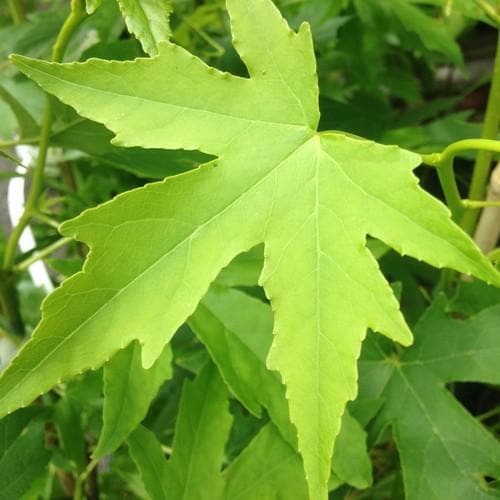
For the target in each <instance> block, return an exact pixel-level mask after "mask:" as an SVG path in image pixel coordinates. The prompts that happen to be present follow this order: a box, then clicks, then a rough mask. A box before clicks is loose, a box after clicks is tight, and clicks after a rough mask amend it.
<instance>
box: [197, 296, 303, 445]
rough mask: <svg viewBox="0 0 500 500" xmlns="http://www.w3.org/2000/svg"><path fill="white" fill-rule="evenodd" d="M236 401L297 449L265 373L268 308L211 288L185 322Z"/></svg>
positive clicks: (277, 391)
mask: <svg viewBox="0 0 500 500" xmlns="http://www.w3.org/2000/svg"><path fill="white" fill-rule="evenodd" d="M189 326H190V327H191V328H192V329H193V331H194V332H195V333H196V335H197V337H198V338H199V339H200V340H201V341H202V342H203V344H205V346H206V348H207V350H208V351H209V353H210V355H211V357H212V359H213V360H214V362H215V364H216V365H217V367H218V368H219V370H220V373H221V375H222V377H223V379H224V381H225V382H226V384H227V385H228V387H229V388H230V389H231V391H232V392H233V393H234V394H235V396H236V397H237V398H238V399H239V400H240V401H241V402H242V403H243V404H244V405H245V406H246V407H247V408H248V410H249V411H251V412H252V413H253V414H254V415H257V416H260V413H261V411H260V410H261V405H262V406H263V407H264V408H266V410H267V411H268V412H269V415H270V417H271V419H272V420H273V422H274V424H275V425H276V426H277V427H278V429H279V430H280V432H281V434H282V435H283V437H284V438H285V439H286V440H287V441H288V442H289V443H290V444H291V445H292V446H295V447H296V446H297V438H296V430H295V428H294V427H293V426H292V425H291V423H290V417H289V414H288V403H287V401H286V399H285V388H284V386H283V384H282V383H281V380H280V379H279V376H278V375H277V373H275V372H271V371H269V370H268V368H267V367H266V358H267V355H268V352H269V348H270V346H271V342H272V330H273V317H272V311H271V309H270V307H269V306H267V305H266V304H264V303H263V302H261V301H260V300H257V299H254V298H252V297H250V296H249V295H247V294H245V293H243V292H240V291H238V290H230V289H225V288H221V287H212V288H211V289H210V291H209V293H208V294H207V295H206V296H205V298H204V299H203V301H202V302H201V303H200V305H199V306H198V308H197V309H196V312H195V313H194V315H193V316H192V317H191V318H190V320H189Z"/></svg>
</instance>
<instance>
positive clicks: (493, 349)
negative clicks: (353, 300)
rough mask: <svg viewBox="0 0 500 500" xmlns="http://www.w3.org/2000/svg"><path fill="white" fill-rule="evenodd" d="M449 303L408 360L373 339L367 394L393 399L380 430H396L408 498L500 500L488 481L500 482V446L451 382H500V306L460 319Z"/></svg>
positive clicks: (421, 328)
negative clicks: (452, 315) (449, 387)
mask: <svg viewBox="0 0 500 500" xmlns="http://www.w3.org/2000/svg"><path fill="white" fill-rule="evenodd" d="M445 305H446V301H445V300H443V298H441V299H440V300H438V301H436V303H435V304H434V305H433V306H432V307H431V308H430V309H429V310H428V311H427V312H426V314H425V315H424V316H423V317H422V319H421V320H420V321H419V323H418V325H417V327H416V329H415V344H414V345H413V346H412V347H411V348H410V349H408V350H406V351H405V352H404V353H403V355H402V356H400V357H398V356H395V355H394V353H392V354H391V352H390V350H388V349H386V348H385V347H389V346H383V345H381V343H380V342H377V339H376V338H375V337H372V338H371V339H370V341H369V342H368V341H367V343H366V345H365V349H364V350H363V356H362V360H361V362H360V366H361V368H360V371H361V380H362V381H363V382H362V384H361V391H362V393H365V396H366V395H370V396H371V397H374V396H380V397H382V398H383V399H384V400H385V401H386V404H385V405H384V406H383V407H382V410H381V412H380V413H379V414H378V416H377V418H376V421H375V428H376V429H379V430H380V429H383V428H384V427H385V426H387V425H390V424H392V426H393V430H394V437H395V440H396V444H397V446H398V449H399V453H400V456H401V466H402V469H403V479H404V483H405V491H406V498H408V499H409V500H420V499H424V498H425V499H432V500H434V499H436V500H438V499H442V498H474V499H478V500H482V499H484V500H486V499H489V498H498V490H493V489H492V488H488V484H487V481H486V477H493V478H499V477H500V445H499V444H498V442H497V441H496V440H495V438H494V437H493V436H492V435H491V434H489V432H488V431H487V430H486V429H485V428H484V427H482V425H481V424H480V423H479V422H478V421H477V420H475V419H474V418H473V417H472V416H471V415H470V414H469V413H468V412H467V411H465V410H464V408H463V407H462V406H461V405H460V404H459V403H458V402H457V400H456V399H455V398H454V397H453V395H452V394H451V393H450V392H449V391H448V390H447V389H446V387H445V384H449V383H452V382H472V381H474V382H485V383H489V384H499V383H500V372H499V370H498V365H499V363H500V348H499V344H498V332H499V329H498V325H499V324H500V306H499V305H496V306H494V307H491V308H488V309H485V310H484V311H482V312H481V313H479V314H477V315H476V316H473V317H471V318H469V319H467V320H465V321H463V320H462V321H459V320H456V319H451V318H450V317H448V316H447V315H446V313H445V312H444V307H445ZM375 432H376V431H375Z"/></svg>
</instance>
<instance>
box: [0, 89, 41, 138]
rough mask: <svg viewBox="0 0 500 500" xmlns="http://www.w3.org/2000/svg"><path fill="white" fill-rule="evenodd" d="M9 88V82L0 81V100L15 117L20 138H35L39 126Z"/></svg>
mask: <svg viewBox="0 0 500 500" xmlns="http://www.w3.org/2000/svg"><path fill="white" fill-rule="evenodd" d="M10 86H11V83H10V82H8V81H3V80H0V99H2V100H3V101H4V102H5V103H7V104H8V106H9V107H10V109H11V110H12V112H13V113H14V115H15V116H16V119H17V123H18V125H19V132H20V136H21V138H23V139H25V138H33V137H37V135H38V132H39V131H40V126H39V125H38V123H37V122H36V120H35V119H34V118H33V116H32V115H31V114H30V112H29V111H28V110H27V109H26V108H25V106H24V105H23V103H22V102H20V101H19V99H18V98H17V97H16V95H15V94H14V92H12V89H11V88H10Z"/></svg>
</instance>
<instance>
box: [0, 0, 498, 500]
mask: <svg viewBox="0 0 500 500" xmlns="http://www.w3.org/2000/svg"><path fill="white" fill-rule="evenodd" d="M227 7H228V11H229V15H230V18H231V27H232V33H233V44H234V46H235V48H236V50H237V51H238V53H239V54H240V56H241V58H242V59H243V61H244V63H245V64H246V66H247V68H248V72H249V75H250V77H249V78H240V77H235V76H232V75H229V74H227V73H222V72H219V71H218V70H216V69H214V68H210V67H208V66H206V65H205V64H204V63H203V62H202V61H201V60H199V59H197V58H196V57H195V56H193V55H192V54H190V53H188V52H187V51H185V50H184V49H182V48H181V47H178V46H176V45H174V44H171V43H169V42H163V43H161V44H160V50H159V55H158V56H157V57H154V58H151V59H137V60H135V61H133V62H110V61H101V60H90V61H88V62H85V63H72V64H62V65H58V64H51V63H46V62H43V61H35V60H31V59H28V58H24V57H21V56H15V57H13V61H14V63H15V64H16V65H17V66H18V68H19V69H20V70H21V71H23V72H24V73H26V74H27V75H28V76H29V77H30V78H32V79H34V80H35V81H37V82H38V83H39V84H40V85H41V86H42V88H44V89H45V90H46V91H48V92H50V93H52V94H55V95H56V96H57V97H58V98H59V99H61V100H62V101H63V102H65V103H66V104H69V105H71V106H73V107H74V108H75V109H76V110H77V112H78V113H79V114H81V115H82V116H84V117H86V118H90V119H92V120H95V121H98V122H101V123H104V124H105V125H106V127H107V128H109V129H110V130H111V131H113V132H114V133H115V138H114V140H113V142H114V144H115V145H119V146H127V147H137V146H138V147H143V148H163V149H187V150H199V151H201V152H203V153H206V154H211V155H214V156H216V157H217V159H216V160H214V161H213V162H211V163H209V164H206V165H203V166H202V167H200V168H198V169H196V170H194V171H191V172H188V173H185V174H181V175H178V176H174V177H170V178H167V179H166V180H165V181H163V182H158V183H154V184H150V185H147V186H145V187H143V188H140V189H137V190H134V191H131V192H128V193H125V194H122V195H120V196H118V197H117V198H115V199H114V200H113V201H111V202H108V203H106V204H104V205H102V206H100V207H98V208H96V209H92V210H88V211H86V212H84V213H83V214H82V215H80V216H79V217H77V218H76V219H73V220H71V221H69V222H67V223H65V224H64V225H63V226H62V232H63V234H65V235H71V236H74V237H75V238H76V239H78V240H80V241H83V242H85V243H87V244H88V245H89V247H90V248H91V252H90V254H89V257H88V259H87V262H86V264H85V266H84V269H83V272H81V273H79V274H77V275H75V276H74V277H72V278H70V279H69V280H67V281H66V282H65V283H64V284H63V285H62V286H61V287H60V288H59V289H58V290H57V291H56V292H55V293H54V294H53V295H51V296H50V297H49V298H48V299H47V300H46V301H45V303H44V308H43V319H42V322H41V323H40V325H39V327H38V328H37V330H36V332H35V334H34V336H33V339H32V340H31V341H30V342H29V343H28V344H27V345H26V346H25V348H24V349H23V350H22V352H21V354H20V355H19V356H18V357H17V358H16V359H15V361H14V362H13V363H12V365H11V366H10V368H9V369H8V370H7V371H6V372H5V373H4V374H3V376H2V379H1V382H0V405H1V413H2V414H5V413H8V412H10V411H12V410H14V409H15V408H18V407H19V406H22V405H26V404H28V403H29V402H30V401H31V400H33V399H34V398H35V397H36V396H38V395H39V394H40V393H42V392H45V391H47V390H48V389H50V388H51V387H52V386H53V385H54V384H55V383H57V382H58V381H59V380H61V379H63V378H67V377H69V376H71V375H74V374H76V373H80V372H81V371H83V370H86V369H89V368H97V367H98V366H100V365H102V364H103V363H104V362H105V361H106V360H108V359H109V358H110V357H111V356H112V355H113V354H114V353H115V352H116V351H117V350H118V349H121V348H123V347H125V346H126V345H127V344H129V343H130V342H131V341H133V340H135V339H137V340H139V342H140V343H141V346H142V360H143V364H144V366H145V368H147V367H150V366H151V365H152V364H153V363H154V361H155V359H156V358H157V357H158V356H159V354H160V352H161V351H162V349H163V346H164V345H165V344H166V343H167V342H168V341H169V340H170V339H171V337H172V335H173V334H174V333H175V331H176V330H177V328H178V327H179V326H180V325H181V324H182V323H183V322H184V321H185V320H186V318H187V317H189V316H190V315H191V314H192V312H193V311H194V310H195V308H196V306H197V304H198V303H199V301H200V299H201V298H202V297H203V295H204V294H205V292H206V291H207V289H208V287H209V285H210V283H211V282H212V281H213V280H214V279H215V278H216V276H217V274H218V273H219V271H220V270H221V269H222V268H223V267H224V266H226V265H227V264H228V263H229V262H230V261H231V260H232V259H233V258H234V257H235V256H236V255H238V254H239V253H241V252H243V251H246V250H248V249H250V248H252V247H254V246H255V245H257V244H259V243H264V245H265V263H264V269H263V271H262V274H261V277H260V283H261V285H262V286H263V287H264V290H265V292H266V295H267V296H268V298H269V299H270V301H271V305H272V308H273V311H274V334H275V337H274V342H273V345H272V348H271V351H270V355H269V358H268V367H269V368H271V369H275V370H278V371H279V372H280V374H281V377H282V380H283V382H284V383H285V385H286V388H287V389H286V394H287V399H288V401H289V408H290V418H291V421H292V422H293V424H294V425H295V426H296V428H297V431H298V443H299V450H300V452H301V454H302V456H303V460H304V467H305V472H306V478H307V480H308V485H309V492H310V496H311V498H326V494H327V489H326V484H327V480H328V477H329V471H330V457H331V452H332V448H333V442H334V439H335V436H336V434H337V433H338V431H339V427H340V419H341V416H342V413H343V411H344V407H345V404H346V402H347V401H348V400H351V399H353V398H354V397H355V395H356V390H357V389H356V385H357V371H356V360H357V358H358V356H359V352H360V348H361V342H362V340H363V338H364V336H365V333H366V329H367V327H370V328H372V329H373V330H376V331H378V332H380V333H382V334H384V335H386V336H387V337H389V338H391V339H393V340H396V341H398V342H400V343H402V344H405V345H407V344H409V343H410V342H411V334H410V331H409V329H408V327H407V326H406V324H405V322H404V320H403V318H402V315H401V313H400V312H399V307H398V303H397V301H396V299H395V298H394V296H393V294H392V291H391V289H390V287H389V286H388V284H387V282H386V281H385V279H384V277H383V276H382V274H381V273H380V271H379V269H378V266H377V263H376V260H375V259H374V258H373V256H372V254H371V253H370V252H369V251H368V250H367V248H366V238H367V235H370V236H372V237H374V238H377V239H379V240H381V241H383V242H385V243H386V244H387V245H389V246H390V247H392V248H394V249H395V250H397V251H398V252H399V253H401V254H408V255H411V256H413V257H415V258H417V259H421V260H424V261H426V262H428V263H430V264H432V265H434V266H437V267H443V266H446V267H451V268H454V269H456V270H458V271H460V272H463V273H467V274H473V275H475V276H477V277H479V278H481V279H484V280H486V281H489V282H492V283H495V284H498V285H500V278H499V276H498V275H497V274H496V272H495V271H494V270H493V268H492V267H491V266H490V264H489V263H488V262H487V260H486V259H485V258H484V257H483V256H482V255H481V253H480V252H479V250H478V249H477V248H476V247H475V246H474V244H473V242H472V241H471V240H470V239H469V238H468V237H467V236H466V235H465V234H464V233H463V232H462V231H461V230H460V229H459V228H458V227H457V226H455V225H454V224H453V223H452V222H451V220H450V218H449V212H448V210H447V209H446V208H445V207H444V206H443V205H442V204H440V203H439V202H438V201H437V200H435V199H433V198H432V197H431V196H430V195H428V194H427V193H426V192H424V191H423V190H422V189H420V188H419V186H418V183H417V179H416V178H415V176H414V175H413V174H412V170H413V169H414V168H415V167H416V166H417V165H418V164H419V161H420V158H419V156H417V155H415V154H413V153H410V152H408V151H405V150H402V149H399V148H397V147H394V146H382V145H379V144H375V143H373V142H369V141H363V140H358V139H353V138H351V137H348V136H346V135H343V134H340V133H331V132H326V133H318V132H317V124H318V120H319V109H318V85H317V77H316V68H315V59H314V51H313V46H312V39H311V33H310V30H309V27H308V25H307V24H304V25H303V26H302V27H301V28H300V30H299V32H298V33H294V32H293V31H291V30H290V28H289V27H288V25H287V24H286V22H285V21H284V20H283V18H282V17H281V15H280V13H279V11H278V10H277V9H276V8H275V6H274V5H273V3H272V2H271V1H270V0H255V1H252V2H246V1H244V0H228V1H227Z"/></svg>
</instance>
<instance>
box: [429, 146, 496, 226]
mask: <svg viewBox="0 0 500 500" xmlns="http://www.w3.org/2000/svg"><path fill="white" fill-rule="evenodd" d="M470 150H479V151H480V153H479V154H482V153H486V154H489V155H490V156H491V154H492V153H500V141H494V140H489V139H465V140H463V141H457V142H454V143H453V144H450V145H449V146H448V147H447V148H445V150H444V151H443V152H442V153H433V154H429V155H422V161H423V162H424V163H426V164H427V165H432V166H434V167H437V172H438V176H439V182H440V183H441V187H442V189H443V193H444V197H445V199H446V203H447V205H448V207H449V209H450V210H451V213H452V216H453V220H455V221H460V220H461V219H462V218H463V217H464V215H465V210H464V209H465V208H475V207H474V206H473V205H474V203H473V201H472V200H465V201H464V200H462V198H461V196H460V192H459V190H458V186H457V182H456V179H455V173H454V171H453V161H454V159H455V157H456V156H457V155H458V154H460V153H462V152H463V151H470Z"/></svg>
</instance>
